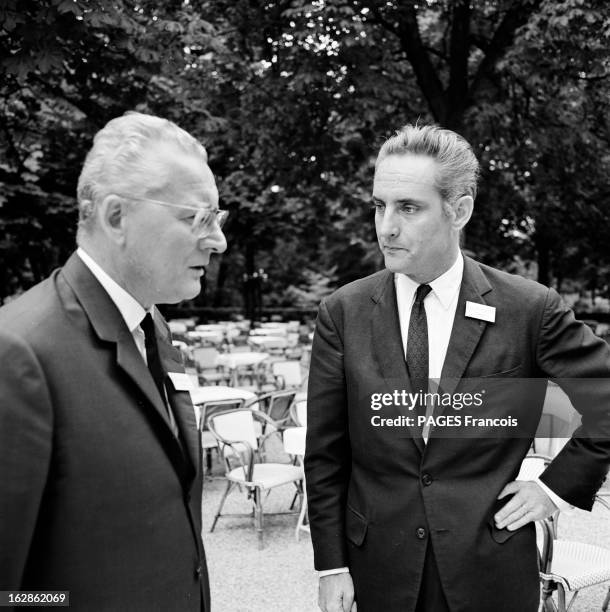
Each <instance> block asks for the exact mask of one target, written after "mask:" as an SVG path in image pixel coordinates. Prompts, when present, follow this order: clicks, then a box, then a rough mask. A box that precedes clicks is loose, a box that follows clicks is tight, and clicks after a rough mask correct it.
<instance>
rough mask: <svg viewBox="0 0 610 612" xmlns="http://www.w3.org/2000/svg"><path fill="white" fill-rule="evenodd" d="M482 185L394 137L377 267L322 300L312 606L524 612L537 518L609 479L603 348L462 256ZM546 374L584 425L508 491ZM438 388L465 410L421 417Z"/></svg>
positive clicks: (433, 138)
mask: <svg viewBox="0 0 610 612" xmlns="http://www.w3.org/2000/svg"><path fill="white" fill-rule="evenodd" d="M477 173H478V163H477V160H476V158H475V156H474V154H473V152H472V150H471V147H470V146H469V145H468V143H467V142H466V141H465V140H464V139H463V138H461V137H460V136H459V135H457V134H455V133H454V132H451V131H449V130H443V129H440V128H436V127H430V126H406V127H404V128H403V129H401V130H400V131H399V132H398V133H397V135H396V136H394V137H392V138H390V139H389V140H388V141H387V142H386V143H385V144H384V145H383V147H382V148H381V151H380V153H379V156H378V159H377V163H376V167H375V179H374V186H373V202H374V205H375V210H376V212H375V225H376V230H377V237H378V241H379V246H380V248H381V250H382V252H383V255H384V258H385V266H386V268H387V269H386V270H384V271H382V272H378V273H376V274H373V275H372V276H369V277H367V278H364V279H361V280H358V281H356V282H353V283H351V284H349V285H347V286H345V287H343V288H341V289H339V290H338V291H337V292H335V293H334V294H333V295H332V296H330V297H329V298H327V299H326V300H325V301H324V302H323V303H322V305H321V306H320V311H319V315H318V321H317V328H316V333H315V337H314V344H313V352H312V358H311V371H310V376H309V394H308V431H307V450H306V456H305V470H306V480H307V492H308V500H309V516H310V522H311V534H312V541H313V546H314V556H315V565H316V569H317V570H319V571H320V592H319V603H320V607H321V609H322V610H323V611H324V612H336V611H339V610H341V611H349V610H355V609H356V607H357V608H358V611H359V612H378V611H380V610H383V611H384V612H414V611H416V612H448V611H449V610H451V612H488V611H490V610H494V612H498V611H505V612H515V611H517V610H518V611H519V612H535V610H536V609H537V605H538V599H539V583H538V570H537V553H536V542H535V530H534V524H533V521H535V520H538V519H541V518H543V517H546V516H548V515H550V514H551V513H552V512H553V511H554V510H556V509H557V508H558V507H559V508H562V507H564V506H569V505H574V506H578V507H580V508H585V509H590V508H591V505H592V502H593V496H594V494H595V492H596V491H597V489H598V488H599V487H600V486H601V483H602V482H603V479H604V477H605V475H606V473H607V470H608V463H609V456H610V443H609V439H610V412H609V409H608V406H609V403H608V402H609V400H610V352H609V350H608V346H607V345H606V343H605V342H603V341H602V340H601V339H599V338H597V337H595V336H594V335H593V333H592V332H591V331H590V330H589V329H588V327H586V326H585V325H583V324H581V323H579V322H577V321H576V320H575V319H574V315H573V313H572V312H571V311H570V310H569V309H568V308H567V307H566V306H565V305H564V304H563V303H562V301H561V300H560V298H559V296H558V295H557V293H556V292H555V291H554V290H552V289H548V288H546V287H543V286H542V285H539V284H538V283H535V282H533V281H529V280H525V279H523V278H520V277H518V276H513V275H510V274H506V273H503V272H500V271H498V270H495V269H493V268H490V267H488V266H485V265H482V264H479V263H477V262H475V261H473V260H472V259H470V258H468V257H465V256H464V255H463V254H462V253H461V251H460V248H459V234H460V231H461V230H462V228H464V226H465V225H466V223H467V222H468V220H469V219H470V216H471V213H472V210H473V202H474V198H475V195H476V181H477ZM549 378H554V379H561V380H559V383H560V384H562V386H564V388H565V389H566V390H567V392H568V395H569V396H570V398H571V400H572V402H573V404H574V405H575V407H576V408H577V409H578V410H579V411H580V412H581V414H582V426H581V428H580V429H579V430H577V432H576V433H575V434H574V437H573V438H572V439H571V440H570V442H569V443H568V444H567V446H566V447H565V448H564V449H563V451H562V452H561V453H560V454H559V455H558V456H557V457H556V458H555V460H554V461H553V462H552V463H551V464H550V465H549V467H548V468H547V469H546V471H545V472H544V473H543V474H542V475H541V476H540V477H539V478H538V479H537V480H534V481H516V480H515V479H516V477H517V474H518V472H519V467H520V464H521V462H522V460H523V458H524V456H525V455H526V453H527V451H528V448H529V447H530V444H531V441H532V438H533V436H534V434H535V431H536V426H537V423H538V421H539V418H540V414H541V409H542V405H543V402H544V395H545V388H546V383H547V379H549ZM584 379H587V382H594V383H595V384H585V385H582V384H580V385H579V384H578V381H579V380H580V381H581V382H582V381H583V380H584ZM590 379H596V380H595V381H591V380H590ZM497 382H500V383H503V384H500V385H499V386H498V385H495V386H494V384H492V383H497ZM434 383H437V385H438V387H437V386H434V387H432V385H433V384H434ZM433 389H434V390H435V393H436V395H437V396H438V397H441V396H444V395H447V394H448V395H449V397H450V398H453V399H452V400H451V401H454V400H455V399H456V398H458V396H460V397H461V398H462V399H461V400H460V401H464V398H465V397H466V396H467V395H468V393H466V392H468V391H474V392H473V393H471V394H470V398H469V402H470V406H469V408H468V410H462V408H463V405H462V404H460V405H458V404H457V402H454V404H453V405H444V404H443V405H442V406H441V405H438V404H437V405H434V401H432V405H430V401H431V399H430V398H434V397H435V394H434V393H431V390H433ZM477 389H478V391H477ZM486 390H487V391H489V394H488V396H485V395H484V394H485V391H486ZM507 391H508V393H507ZM408 393H411V394H413V397H420V398H421V397H422V396H424V395H423V394H426V393H427V394H428V395H427V396H424V397H427V398H429V399H427V400H420V401H418V402H410V401H409V398H410V397H411V396H409V395H408ZM476 393H480V395H479V396H478V398H477V396H476ZM473 397H474V398H476V399H478V402H477V401H476V399H475V402H474V404H473ZM405 399H406V400H407V401H406V402H405ZM405 406H406V408H405ZM467 414H468V416H469V417H470V418H472V419H474V420H473V421H471V423H474V424H475V427H474V428H473V427H470V428H468V427H465V425H466V421H467ZM440 417H446V418H445V420H443V419H441V418H440ZM449 417H451V419H453V420H451V419H449ZM458 417H459V418H458ZM488 417H489V418H488ZM409 419H411V421H409ZM460 419H461V428H458V429H453V430H451V429H448V428H447V427H445V428H444V430H443V427H444V426H447V425H450V424H451V423H453V424H459V423H460ZM477 419H478V420H477ZM482 419H486V420H482ZM492 419H495V420H492ZM477 423H478V424H483V425H480V426H479V429H478V430H477V429H476V424H477ZM488 423H491V426H490V425H489V424H488ZM495 424H498V428H497V429H496V428H495ZM512 424H518V427H517V429H516V430H515V433H512V434H511V433H506V430H507V428H506V426H507V425H508V426H509V428H510V426H512ZM500 426H503V427H504V429H502V428H501V427H500ZM490 427H491V428H490ZM467 430H470V433H468V432H467ZM473 431H474V432H475V434H474V436H473V434H472V432H473ZM354 601H355V603H354Z"/></svg>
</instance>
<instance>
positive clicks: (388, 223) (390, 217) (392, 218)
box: [375, 206, 400, 239]
mask: <svg viewBox="0 0 610 612" xmlns="http://www.w3.org/2000/svg"><path fill="white" fill-rule="evenodd" d="M375 225H376V226H377V236H378V238H386V239H387V238H396V236H398V234H399V232H400V229H399V226H398V219H397V217H396V215H395V214H394V212H393V211H392V209H391V207H389V206H388V207H386V209H385V210H384V212H383V214H378V216H377V219H376V221H375Z"/></svg>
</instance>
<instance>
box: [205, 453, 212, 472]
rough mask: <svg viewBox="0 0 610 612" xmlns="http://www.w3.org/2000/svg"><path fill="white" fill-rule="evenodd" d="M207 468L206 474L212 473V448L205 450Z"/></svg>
mask: <svg viewBox="0 0 610 612" xmlns="http://www.w3.org/2000/svg"><path fill="white" fill-rule="evenodd" d="M205 467H206V472H208V473H209V472H211V471H212V449H211V448H206V449H205Z"/></svg>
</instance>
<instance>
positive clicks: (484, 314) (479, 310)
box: [466, 302, 496, 323]
mask: <svg viewBox="0 0 610 612" xmlns="http://www.w3.org/2000/svg"><path fill="white" fill-rule="evenodd" d="M466 316H467V317H470V318H471V319H480V320H481V321H488V322H489V323H495V321H496V308H495V306H487V304H477V303H476V302H466Z"/></svg>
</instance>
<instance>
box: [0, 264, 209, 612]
mask: <svg viewBox="0 0 610 612" xmlns="http://www.w3.org/2000/svg"><path fill="white" fill-rule="evenodd" d="M159 319H161V317H159ZM156 325H157V335H158V337H159V346H160V353H161V358H162V361H163V362H164V365H165V367H166V370H167V371H170V372H171V371H179V372H180V371H184V369H183V368H182V366H181V364H180V360H179V355H178V354H177V353H175V352H174V349H173V347H172V346H171V342H170V337H169V330H168V329H167V326H166V324H165V322H164V321H162V320H160V321H157V322H156ZM0 363H2V370H1V372H0V491H1V492H0V590H9V589H22V590H26V589H30V590H44V589H55V590H69V591H70V606H71V609H75V610H87V611H89V610H93V611H97V610H108V611H112V612H116V611H117V610H143V611H144V610H146V611H149V610H163V611H166V610H180V611H183V610H193V611H199V610H202V609H203V610H205V611H206V612H207V611H209V609H210V607H209V587H208V577H207V569H206V565H205V555H204V551H203V545H202V541H201V465H200V464H201V457H200V446H199V440H198V433H197V428H196V425H195V415H194V411H193V406H192V403H191V401H190V396H189V393H188V392H177V391H175V390H173V388H172V387H171V383H169V381H168V395H169V399H170V403H171V405H172V409H173V414H174V416H175V419H176V422H177V426H178V429H179V432H180V440H178V438H177V437H176V436H175V435H174V434H173V433H172V431H171V429H170V425H169V421H168V416H167V411H166V408H165V406H164V405H163V403H162V400H161V397H160V395H159V393H158V391H157V388H156V387H155V384H154V382H153V379H152V376H151V375H150V373H149V371H148V368H147V367H146V364H145V363H144V360H143V359H142V357H141V355H140V353H139V352H138V350H137V348H136V345H135V343H134V341H133V338H132V336H131V334H130V332H129V330H128V329H127V326H126V325H125V323H124V320H123V318H122V317H121V315H120V313H119V311H118V310H117V308H116V307H115V306H114V304H113V302H112V301H111V300H110V297H109V296H108V294H107V293H106V292H105V290H104V289H103V288H102V287H101V285H100V284H99V283H98V281H97V280H96V279H95V277H94V276H93V275H92V274H91V272H90V271H89V270H88V268H87V267H86V266H85V265H84V264H83V262H82V261H81V260H80V258H78V256H76V255H73V256H72V257H71V259H70V260H69V261H68V262H67V264H66V265H65V267H64V268H63V269H61V270H59V271H56V272H54V273H53V275H52V276H51V277H50V278H49V279H47V280H46V281H44V282H42V283H40V284H39V285H37V286H36V287H34V288H32V289H31V290H30V291H28V292H27V293H25V294H24V295H23V296H21V297H20V298H19V299H17V300H15V301H14V302H12V303H10V304H9V305H7V306H6V307H4V308H2V309H0Z"/></svg>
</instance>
